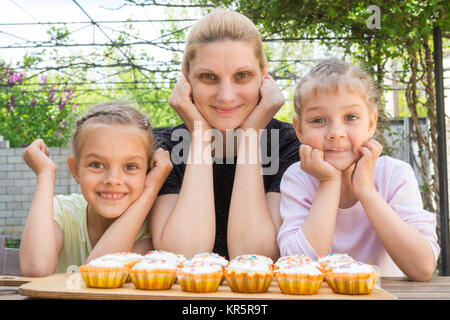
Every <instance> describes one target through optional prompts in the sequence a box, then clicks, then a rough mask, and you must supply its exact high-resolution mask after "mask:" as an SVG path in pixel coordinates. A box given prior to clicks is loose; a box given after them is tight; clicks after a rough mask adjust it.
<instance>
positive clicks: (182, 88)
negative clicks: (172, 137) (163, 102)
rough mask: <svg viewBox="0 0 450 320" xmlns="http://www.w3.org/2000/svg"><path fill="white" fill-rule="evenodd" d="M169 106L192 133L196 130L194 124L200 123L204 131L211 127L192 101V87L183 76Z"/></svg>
mask: <svg viewBox="0 0 450 320" xmlns="http://www.w3.org/2000/svg"><path fill="white" fill-rule="evenodd" d="M169 105H170V106H171V107H172V108H173V109H174V110H175V111H176V112H177V113H178V115H179V116H180V117H181V119H183V122H184V124H185V125H186V127H187V128H188V130H189V131H190V132H192V131H193V130H194V124H196V122H197V124H198V122H200V124H201V125H202V126H203V128H204V129H209V128H210V127H211V126H210V125H209V124H208V122H206V120H205V118H204V117H203V116H202V114H201V113H200V111H199V110H198V108H197V106H196V105H195V104H194V102H193V101H192V88H191V85H190V83H189V82H188V81H187V80H186V78H185V77H184V76H183V75H182V76H181V77H180V78H179V79H178V81H177V83H176V84H175V86H174V88H173V90H172V93H171V94H170V97H169Z"/></svg>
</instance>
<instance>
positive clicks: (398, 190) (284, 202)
mask: <svg viewBox="0 0 450 320" xmlns="http://www.w3.org/2000/svg"><path fill="white" fill-rule="evenodd" d="M374 183H375V187H376V189H377V190H378V192H379V194H380V195H381V196H382V197H383V199H385V200H386V202H387V203H388V204H389V205H390V206H391V208H392V209H394V211H395V212H396V213H397V214H398V215H399V216H400V217H401V218H402V219H403V221H405V222H406V223H407V224H408V225H410V226H411V227H413V228H415V229H416V230H417V231H419V232H420V233H421V234H422V235H423V236H424V237H425V238H426V239H427V240H428V242H429V244H430V246H431V249H432V250H433V253H434V257H435V259H436V261H437V258H438V256H439V252H440V248H439V245H438V243H437V234H436V217H435V215H434V214H432V213H431V212H428V211H426V210H424V209H423V203H422V197H421V195H420V192H419V186H418V183H417V180H416V177H415V175H414V171H413V170H412V168H411V166H410V165H409V164H408V163H406V162H403V161H401V160H397V159H394V158H391V157H387V156H383V157H380V158H379V159H378V160H377V163H376V167H375V173H374ZM318 187H319V181H318V180H317V179H316V178H314V177H313V176H311V175H309V174H307V173H306V172H304V171H303V170H302V169H301V168H300V163H299V162H297V163H294V164H293V165H291V166H290V167H289V168H288V169H287V170H286V172H285V173H284V175H283V178H282V180H281V185H280V192H281V205H280V214H281V218H282V220H283V224H282V226H281V228H280V231H279V233H278V239H277V240H278V246H279V248H280V253H281V255H282V256H283V255H291V254H305V255H307V256H309V257H311V258H313V259H316V260H317V259H318V258H320V257H319V256H318V255H317V253H316V251H315V250H314V249H313V248H312V247H311V245H310V244H309V242H308V240H307V239H306V237H305V235H304V234H303V232H302V229H301V225H302V224H303V221H304V220H305V219H306V216H307V215H308V213H309V210H310V209H311V206H312V203H313V200H314V197H315V194H316V192H317V189H318ZM317 232H320V230H317ZM330 253H347V254H348V255H350V256H352V257H353V258H355V259H356V260H358V261H361V262H364V263H369V264H373V265H377V266H378V267H380V269H381V275H382V276H388V277H389V276H404V274H403V272H402V271H401V270H400V269H399V268H398V267H397V265H396V264H395V263H394V261H392V259H391V257H390V256H389V254H388V253H387V251H386V249H385V248H384V246H383V244H382V243H381V241H380V239H379V238H378V236H377V234H376V232H375V230H374V229H373V228H372V225H371V224H370V221H369V220H368V218H367V216H366V213H365V212H364V209H363V207H362V205H361V203H360V202H357V203H356V204H355V205H353V206H352V207H350V208H346V209H340V208H339V209H338V214H337V218H336V227H335V230H334V236H333V244H332V248H331V252H330ZM411 259H414V257H411Z"/></svg>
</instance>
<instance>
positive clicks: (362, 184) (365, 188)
mask: <svg viewBox="0 0 450 320" xmlns="http://www.w3.org/2000/svg"><path fill="white" fill-rule="evenodd" d="M382 151H383V146H382V145H381V144H380V143H379V142H378V141H375V140H373V139H370V140H369V141H367V142H366V143H365V144H363V145H362V146H361V147H360V148H359V152H361V154H362V157H361V159H359V161H358V162H357V163H356V166H355V170H354V171H353V174H352V188H353V192H354V194H355V195H356V196H357V197H358V198H359V197H360V196H361V195H362V194H363V193H366V192H373V191H376V189H375V185H374V183H373V176H374V173H375V165H376V162H377V159H378V158H379V156H380V155H381V152H382Z"/></svg>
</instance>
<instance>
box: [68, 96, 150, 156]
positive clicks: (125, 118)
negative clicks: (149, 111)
mask: <svg viewBox="0 0 450 320" xmlns="http://www.w3.org/2000/svg"><path fill="white" fill-rule="evenodd" d="M98 124H101V125H111V126H113V125H123V126H134V127H136V128H138V129H140V131H142V133H143V135H144V136H145V137H146V138H147V141H148V145H147V150H146V151H147V157H148V159H150V157H151V156H152V154H153V151H154V150H155V147H154V143H155V139H154V136H153V131H152V125H151V123H150V120H149V119H148V117H147V116H145V115H144V114H143V113H141V112H140V111H139V110H137V109H136V108H133V107H131V106H129V105H128V104H126V103H124V102H107V103H100V104H98V105H96V106H95V107H93V108H92V109H91V110H90V111H89V112H87V113H86V114H85V115H83V116H82V117H81V118H79V119H78V120H77V121H76V125H75V132H74V134H73V136H72V141H71V149H72V153H73V155H74V157H75V159H78V157H79V153H80V147H81V136H82V133H83V131H85V129H86V128H88V127H90V126H92V125H98Z"/></svg>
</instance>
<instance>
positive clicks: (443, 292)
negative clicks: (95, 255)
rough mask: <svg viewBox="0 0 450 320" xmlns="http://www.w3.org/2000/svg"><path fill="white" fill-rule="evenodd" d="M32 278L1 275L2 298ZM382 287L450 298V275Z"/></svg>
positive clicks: (411, 296)
mask: <svg viewBox="0 0 450 320" xmlns="http://www.w3.org/2000/svg"><path fill="white" fill-rule="evenodd" d="M30 280H32V279H30V278H21V277H14V278H9V279H7V280H3V281H2V277H1V276H0V300H21V299H29V297H26V296H23V295H20V294H19V287H20V283H21V282H22V283H26V282H28V281H30ZM381 287H382V288H383V289H384V290H386V291H387V292H389V293H390V294H391V295H393V296H395V297H397V298H398V299H399V300H417V299H418V300H450V276H446V277H437V276H435V277H433V278H431V280H430V281H427V282H414V281H409V280H407V279H404V278H386V277H383V278H381Z"/></svg>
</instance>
